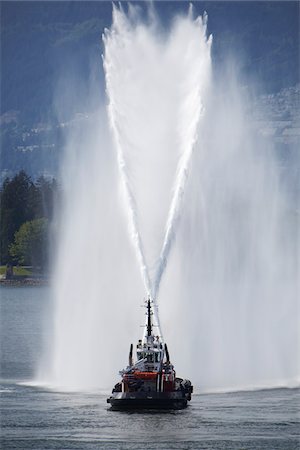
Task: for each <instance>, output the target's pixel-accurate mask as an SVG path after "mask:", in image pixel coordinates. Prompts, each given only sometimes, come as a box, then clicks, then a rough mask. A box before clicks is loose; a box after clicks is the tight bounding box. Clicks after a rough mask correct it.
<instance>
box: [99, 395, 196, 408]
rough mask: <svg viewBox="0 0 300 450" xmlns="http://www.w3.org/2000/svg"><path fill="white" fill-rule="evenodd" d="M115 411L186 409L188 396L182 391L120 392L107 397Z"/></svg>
mask: <svg viewBox="0 0 300 450" xmlns="http://www.w3.org/2000/svg"><path fill="white" fill-rule="evenodd" d="M107 403H110V405H111V409H112V410H114V411H125V410H138V409H157V410H162V409H165V410H166V409H184V408H186V407H187V398H186V397H185V396H184V395H183V394H182V392H151V393H144V392H132V393H125V392H118V393H114V394H113V395H112V396H111V397H110V398H108V399H107Z"/></svg>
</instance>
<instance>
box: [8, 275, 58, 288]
mask: <svg viewBox="0 0 300 450" xmlns="http://www.w3.org/2000/svg"><path fill="white" fill-rule="evenodd" d="M49 285H50V281H49V279H48V278H30V277H28V278H11V279H9V280H6V279H5V278H2V279H0V286H5V287H7V286H8V287H17V286H20V287H21V286H37V287H38V286H49Z"/></svg>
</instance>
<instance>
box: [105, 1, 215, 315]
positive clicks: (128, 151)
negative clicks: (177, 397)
mask: <svg viewBox="0 0 300 450" xmlns="http://www.w3.org/2000/svg"><path fill="white" fill-rule="evenodd" d="M206 22H207V17H206V15H204V17H203V19H202V18H201V17H198V18H197V19H196V20H193V18H192V8H190V11H189V15H188V17H186V18H181V19H180V20H179V19H178V20H177V22H176V23H175V24H174V26H173V29H172V31H171V33H170V36H161V35H160V36H159V37H156V38H155V37H154V33H155V30H154V28H155V27H156V24H155V23H152V24H151V25H150V26H149V27H145V26H143V25H140V24H139V23H134V18H130V17H126V15H125V14H124V13H123V12H122V11H121V10H119V9H118V8H114V11H113V26H112V28H111V30H108V31H107V32H106V34H105V36H104V43H105V59H104V67H105V72H106V84H107V92H108V97H109V116H110V123H111V128H112V130H113V134H114V138H115V142H116V146H117V150H118V162H119V168H120V173H121V177H122V181H123V187H124V191H125V197H126V199H127V208H128V217H129V221H130V225H131V236H132V238H133V243H134V245H135V248H136V252H137V257H138V260H139V263H140V268H141V272H142V276H143V280H144V284H145V288H146V291H147V294H148V295H150V297H151V298H152V299H153V300H154V302H155V306H156V307H157V303H156V300H157V295H158V291H159V286H160V282H161V279H162V276H163V273H164V270H165V268H166V265H167V261H168V256H169V253H170V249H171V246H172V242H173V240H174V238H175V233H176V227H177V223H178V219H179V214H180V208H181V202H182V199H183V196H184V190H185V185H186V180H187V176H188V171H189V165H190V160H191V155H192V152H193V148H194V145H195V142H196V140H197V133H198V128H199V121H200V117H201V112H202V111H203V98H204V96H205V94H206V92H207V89H208V83H209V78H210V46H211V38H210V39H207V37H206ZM156 31H157V30H156ZM186 43H187V45H186ZM158 119H159V120H158ZM145 125H146V127H145ZM149 140H150V142H151V145H149ZM149 159H150V160H149ZM127 161H128V163H127ZM163 162H165V164H166V163H167V164H169V165H170V167H166V165H163V164H162V163H163ZM161 166H163V171H164V172H162V171H161ZM140 171H142V173H143V175H144V176H143V177H140V175H139V172H140ZM146 171H149V173H148V174H147V175H146ZM149 175H150V177H149ZM160 176H161V177H163V178H164V177H167V180H163V179H158V178H159V177H160ZM164 181H166V182H165V183H164ZM156 185H158V187H159V190H156ZM149 193H151V194H152V195H149ZM145 194H146V195H145ZM155 194H157V200H158V199H159V200H158V202H160V201H161V200H163V196H164V200H163V201H162V203H163V204H162V205H159V204H157V205H154V202H153V199H154V200H155ZM147 196H148V198H147ZM168 203H169V204H168ZM149 213H150V215H149ZM145 216H146V217H147V221H145ZM164 221H166V222H165V224H164ZM145 223H146V227H145ZM145 228H148V230H147V229H145ZM147 233H148V235H147ZM155 234H156V241H157V242H156V244H155V245H154V244H153V235H154V236H155ZM159 246H161V250H160V252H159V254H158V251H157V250H156V251H155V250H153V247H155V249H158V248H159ZM151 247H152V248H151ZM148 267H150V269H149V268H148ZM156 321H157V322H159V319H158V314H156Z"/></svg>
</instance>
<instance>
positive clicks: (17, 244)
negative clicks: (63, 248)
mask: <svg viewBox="0 0 300 450" xmlns="http://www.w3.org/2000/svg"><path fill="white" fill-rule="evenodd" d="M48 229H49V226H48V220H47V219H45V218H40V219H34V220H31V221H28V222H25V223H24V224H23V225H21V227H20V229H19V230H18V231H17V232H16V233H15V239H14V242H13V244H11V245H10V247H9V253H10V256H11V257H12V259H13V261H14V262H16V263H18V264H22V265H30V266H34V267H40V268H41V269H43V268H45V266H46V264H47V260H48Z"/></svg>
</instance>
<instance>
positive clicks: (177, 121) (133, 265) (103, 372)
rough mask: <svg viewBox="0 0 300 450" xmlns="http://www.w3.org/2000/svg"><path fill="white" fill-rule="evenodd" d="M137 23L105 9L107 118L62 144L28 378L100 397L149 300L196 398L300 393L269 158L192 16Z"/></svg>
mask: <svg viewBox="0 0 300 450" xmlns="http://www.w3.org/2000/svg"><path fill="white" fill-rule="evenodd" d="M139 11H140V9H139V8H136V7H135V6H134V5H131V6H130V8H129V10H128V13H125V12H124V11H123V10H122V8H121V6H120V7H118V6H113V23H112V26H111V28H110V29H109V30H106V31H105V33H104V36H103V41H104V47H105V53H104V57H103V64H104V70H105V78H106V89H107V103H108V106H107V105H105V111H104V106H103V110H102V109H101V108H100V111H99V112H98V113H97V114H96V115H95V116H94V118H92V119H90V120H88V121H86V122H85V123H82V125H81V126H80V127H78V129H77V131H76V127H75V126H74V127H73V128H72V132H71V133H70V136H69V140H68V142H67V146H66V153H65V162H64V164H63V166H62V171H63V177H62V178H63V180H64V192H65V197H64V205H63V206H64V209H63V215H62V219H63V220H62V224H61V225H62V226H61V233H60V242H59V249H58V254H57V260H56V261H55V273H54V292H53V296H54V301H55V305H54V319H53V322H54V330H53V337H51V339H49V340H50V341H51V342H50V343H51V349H50V351H49V352H48V353H46V354H45V359H44V360H43V362H42V364H41V366H42V367H41V372H40V375H39V378H40V379H43V380H45V381H48V382H49V384H50V385H52V386H55V387H58V386H59V387H62V388H63V389H87V388H91V387H106V386H107V387H109V386H111V379H112V375H113V374H114V373H117V371H118V370H119V366H120V362H121V361H122V360H123V361H124V365H125V364H126V361H125V359H124V355H126V354H127V345H128V342H132V341H135V340H136V341H137V340H138V339H139V337H140V335H139V333H140V329H139V327H138V326H137V324H139V323H141V320H142V318H141V314H142V309H141V308H138V306H139V302H140V300H141V298H143V297H145V293H146V297H147V298H148V297H150V298H151V300H152V301H153V312H154V316H153V324H154V325H157V326H158V330H157V331H158V333H157V334H160V335H162V332H161V327H160V321H159V319H161V321H162V323H163V325H164V336H165V337H166V338H167V340H168V342H170V343H171V346H172V349H170V350H171V351H172V355H173V358H174V360H176V368H177V370H178V372H182V373H188V374H189V373H190V374H192V375H191V376H193V382H194V384H195V385H196V386H199V387H201V389H203V390H204V389H209V390H214V389H215V388H221V389H223V388H224V389H226V388H228V387H229V388H230V387H232V386H235V387H236V388H242V387H243V386H252V387H255V386H262V385H263V386H275V385H276V386H277V385H278V383H279V381H280V383H281V384H284V383H286V385H289V383H290V382H292V381H293V380H296V379H298V380H299V365H298V362H297V361H298V347H297V343H298V337H299V334H298V320H297V314H296V313H295V311H297V310H298V308H299V306H298V300H297V298H296V292H297V283H298V281H297V280H298V279H299V273H298V272H297V270H298V269H297V258H298V254H297V250H298V249H299V247H297V245H298V243H299V239H298V229H299V224H298V220H299V219H298V217H299V215H298V214H297V213H294V210H295V208H294V205H292V204H291V202H290V200H289V198H288V196H287V195H286V192H285V190H284V186H283V184H282V177H281V174H280V165H279V163H278V160H277V159H276V158H277V157H276V152H275V151H274V148H273V147H272V145H271V144H269V148H266V144H265V142H262V138H260V136H259V134H258V133H256V132H255V131H253V129H252V128H251V126H249V120H248V118H247V115H246V111H247V110H251V108H252V109H253V104H252V103H251V101H250V100H249V99H248V98H247V96H246V95H244V94H243V93H242V91H241V89H240V86H239V83H237V81H236V79H235V77H234V74H235V70H234V67H235V65H234V64H231V66H230V68H231V70H230V71H228V72H227V71H226V70H225V68H226V67H225V66H222V68H220V67H219V66H218V65H217V64H216V67H215V70H214V76H213V74H212V69H211V43H212V38H211V37H207V28H206V26H207V16H206V14H204V15H203V17H198V18H195V19H194V17H193V9H192V6H190V8H189V12H188V14H187V15H186V16H184V15H181V16H178V17H176V18H174V20H173V21H172V23H171V25H170V27H169V29H168V30H166V29H162V27H160V24H159V21H158V19H157V18H156V16H155V11H154V9H153V7H152V6H151V8H150V13H149V17H148V18H146V19H145V18H144V19H145V20H142V18H141V17H140V12H139ZM223 56H224V61H226V55H223ZM218 72H221V75H220V76H219V77H218V76H217V75H218ZM92 88H93V86H91V92H93V89H92ZM59 95H60V98H61V97H62V95H63V93H59ZM62 98H63V97H62ZM60 104H63V102H60ZM106 106H107V108H106ZM128 231H129V233H128ZM79 262H81V263H79ZM158 305H159V314H158ZM143 312H144V311H143ZM143 317H144V316H143ZM108 339H109V345H107V341H108ZM187 348H188V351H187ZM282 380H283V382H282Z"/></svg>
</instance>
